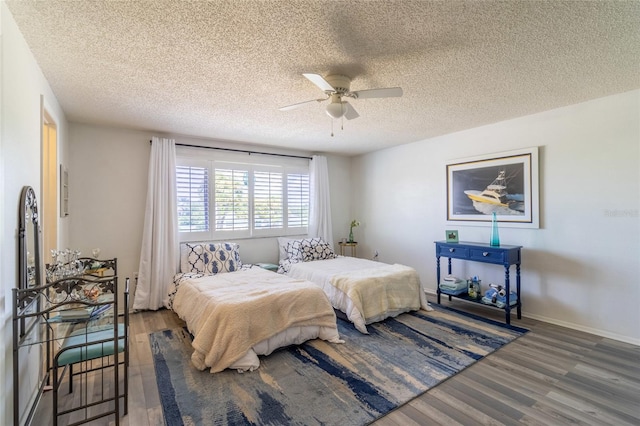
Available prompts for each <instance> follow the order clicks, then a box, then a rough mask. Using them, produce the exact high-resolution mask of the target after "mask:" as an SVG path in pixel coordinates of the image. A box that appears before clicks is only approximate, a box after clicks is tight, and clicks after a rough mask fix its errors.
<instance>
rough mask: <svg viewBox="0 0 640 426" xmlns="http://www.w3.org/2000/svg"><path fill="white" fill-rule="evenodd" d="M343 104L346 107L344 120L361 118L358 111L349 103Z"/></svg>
mask: <svg viewBox="0 0 640 426" xmlns="http://www.w3.org/2000/svg"><path fill="white" fill-rule="evenodd" d="M343 103H344V106H345V113H344V118H346V119H347V120H353V119H354V118H358V117H360V114H358V111H356V110H355V108H354V107H352V106H351V104H350V103H349V102H343Z"/></svg>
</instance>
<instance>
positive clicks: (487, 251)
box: [435, 241, 522, 324]
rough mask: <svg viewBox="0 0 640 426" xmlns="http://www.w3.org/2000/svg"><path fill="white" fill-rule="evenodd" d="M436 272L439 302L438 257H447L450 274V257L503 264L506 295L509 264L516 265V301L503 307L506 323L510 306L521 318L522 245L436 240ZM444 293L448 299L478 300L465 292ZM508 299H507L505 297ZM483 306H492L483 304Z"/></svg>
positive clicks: (508, 291)
mask: <svg viewBox="0 0 640 426" xmlns="http://www.w3.org/2000/svg"><path fill="white" fill-rule="evenodd" d="M435 243H436V274H437V292H438V293H437V294H438V304H440V294H441V291H440V258H441V257H446V258H448V259H449V261H448V268H447V270H448V273H449V275H451V259H461V260H467V261H472V262H482V263H493V264H496V265H502V266H504V288H505V290H506V292H507V295H508V294H510V291H511V283H510V280H509V269H510V268H511V265H515V266H516V295H517V297H518V298H517V303H516V304H515V305H510V304H509V303H506V306H505V307H504V311H505V317H506V322H507V324H511V308H512V307H513V308H516V310H517V312H518V319H521V318H522V310H521V307H522V303H521V301H520V258H521V256H520V249H522V246H508V245H501V246H499V247H494V246H491V245H489V244H484V243H471V242H459V243H449V242H446V241H436V242H435ZM445 295H447V296H449V300H451V297H460V298H462V299H465V300H472V301H475V302H478V301H477V300H473V299H471V298H469V297H467V295H466V294H464V295H460V296H452V295H450V294H446V293H445ZM507 300H508V299H507ZM483 305H484V306H492V305H485V304H483Z"/></svg>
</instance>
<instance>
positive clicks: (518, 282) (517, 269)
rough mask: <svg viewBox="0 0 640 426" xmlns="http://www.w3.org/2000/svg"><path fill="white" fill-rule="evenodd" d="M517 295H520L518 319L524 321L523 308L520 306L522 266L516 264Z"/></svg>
mask: <svg viewBox="0 0 640 426" xmlns="http://www.w3.org/2000/svg"><path fill="white" fill-rule="evenodd" d="M516 294H517V295H518V307H517V311H518V319H522V306H521V304H520V264H519V263H516Z"/></svg>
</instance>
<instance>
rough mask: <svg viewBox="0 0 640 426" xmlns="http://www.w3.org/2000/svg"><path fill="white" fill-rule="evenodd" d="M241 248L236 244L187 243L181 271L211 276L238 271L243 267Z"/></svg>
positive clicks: (181, 260)
mask: <svg viewBox="0 0 640 426" xmlns="http://www.w3.org/2000/svg"><path fill="white" fill-rule="evenodd" d="M239 248H240V246H238V244H235V243H185V244H183V245H182V249H181V253H180V270H181V272H197V273H201V274H211V275H215V274H220V273H223V272H234V271H237V270H238V269H240V268H241V267H242V262H241V261H240V251H239Z"/></svg>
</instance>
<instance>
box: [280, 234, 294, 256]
mask: <svg viewBox="0 0 640 426" xmlns="http://www.w3.org/2000/svg"><path fill="white" fill-rule="evenodd" d="M295 240H296V239H295V238H287V237H278V253H279V262H280V261H283V260H287V259H288V258H289V255H288V254H287V244H289V242H290V241H295Z"/></svg>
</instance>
